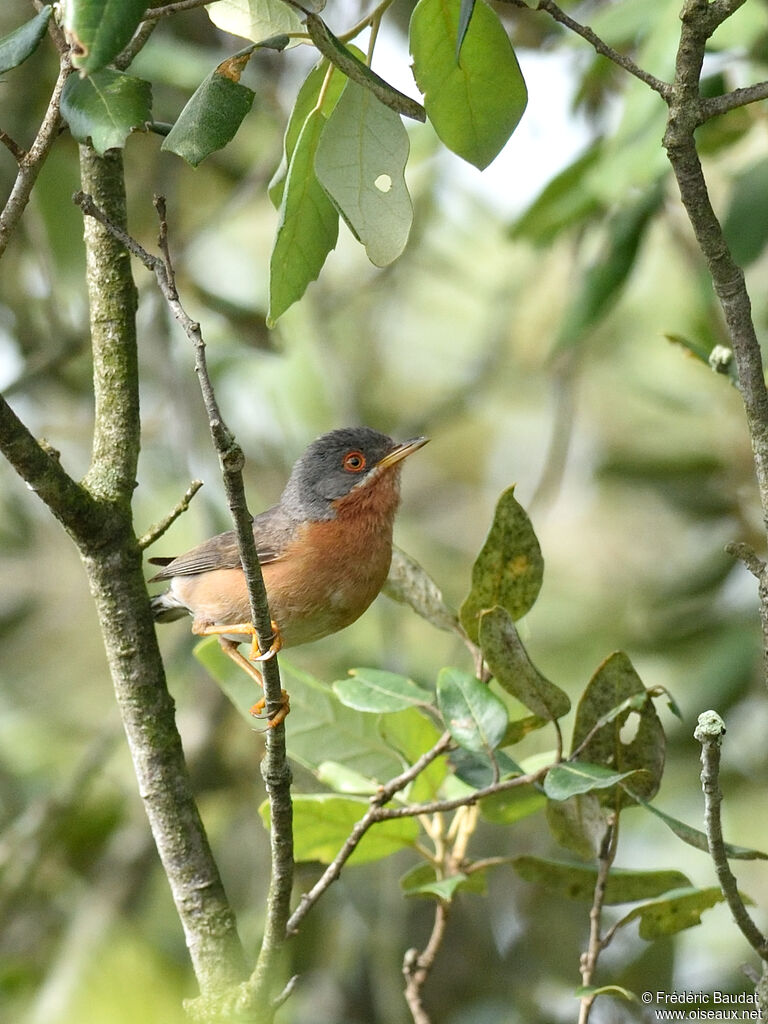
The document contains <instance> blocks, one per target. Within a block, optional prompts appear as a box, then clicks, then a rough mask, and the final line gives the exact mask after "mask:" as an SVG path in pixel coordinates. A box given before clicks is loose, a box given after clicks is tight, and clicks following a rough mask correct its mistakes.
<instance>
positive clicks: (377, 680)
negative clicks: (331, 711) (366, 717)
mask: <svg viewBox="0 0 768 1024" xmlns="http://www.w3.org/2000/svg"><path fill="white" fill-rule="evenodd" d="M349 674H350V678H349V679H339V680H337V681H336V682H335V683H334V684H333V692H334V693H335V694H336V696H337V697H338V698H339V700H340V701H341V703H342V704H346V706H347V707H348V708H355V710H357V711H371V712H374V713H381V712H386V711H403V710H405V709H406V708H412V707H424V706H425V705H429V704H432V703H433V700H434V698H433V695H432V693H430V691H429V690H425V689H424V688H423V687H421V686H419V685H418V684H417V683H414V682H413V680H412V679H408V678H407V677H406V676H401V675H398V674H397V673H395V672H385V671H383V670H382V669H377V668H353V669H350V672H349Z"/></svg>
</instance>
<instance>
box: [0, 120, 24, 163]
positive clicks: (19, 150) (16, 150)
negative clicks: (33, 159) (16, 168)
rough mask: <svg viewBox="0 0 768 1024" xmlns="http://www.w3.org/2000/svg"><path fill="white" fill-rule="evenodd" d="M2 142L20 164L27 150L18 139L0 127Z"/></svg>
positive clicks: (0, 139) (0, 140)
mask: <svg viewBox="0 0 768 1024" xmlns="http://www.w3.org/2000/svg"><path fill="white" fill-rule="evenodd" d="M0 142H1V143H2V144H3V145H4V146H5V148H6V149H7V150H8V152H9V153H10V154H11V156H12V157H13V159H14V160H15V161H16V163H17V164H20V163H21V162H22V160H23V159H24V158H25V157H26V155H27V151H26V149H24V148H23V147H21V146H20V145H19V144H18V142H17V141H16V139H13V138H11V136H10V135H9V134H8V132H5V131H3V129H2V128H0Z"/></svg>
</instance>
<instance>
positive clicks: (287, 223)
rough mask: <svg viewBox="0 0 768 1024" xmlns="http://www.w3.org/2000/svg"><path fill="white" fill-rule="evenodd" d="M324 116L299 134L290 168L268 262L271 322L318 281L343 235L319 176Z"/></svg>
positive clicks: (316, 115)
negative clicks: (319, 155)
mask: <svg viewBox="0 0 768 1024" xmlns="http://www.w3.org/2000/svg"><path fill="white" fill-rule="evenodd" d="M326 127H327V122H326V119H325V117H324V115H323V113H322V111H320V110H314V111H313V112H312V113H311V114H310V115H309V117H308V118H307V120H306V121H305V122H304V125H303V127H302V129H301V133H300V134H299V138H298V141H297V143H296V147H295V149H294V151H293V154H292V157H291V162H290V165H289V168H288V177H287V178H286V181H285V188H284V190H283V197H282V202H281V204H280V221H279V223H278V227H277V234H276V236H275V244H274V246H273V248H272V256H271V258H270V261H269V312H268V313H267V323H268V324H269V325H270V326H271V325H273V324H274V323H275V322H276V321H277V320H278V318H279V317H280V316H282V314H283V313H284V312H285V311H286V309H288V307H289V306H291V305H292V304H293V303H294V302H296V301H297V300H298V299H300V298H301V296H302V295H303V294H304V292H305V290H306V288H307V285H308V284H309V283H310V281H314V280H316V278H317V276H318V274H319V273H320V271H321V269H322V266H323V264H324V263H325V259H326V257H327V255H328V253H329V252H330V251H331V249H333V248H334V246H335V245H336V240H337V239H338V236H339V215H338V213H337V212H336V209H335V207H334V205H333V203H332V202H331V200H330V199H329V198H328V196H327V195H326V193H325V191H324V189H323V187H322V186H321V184H320V182H319V181H318V180H317V177H316V176H315V170H314V163H315V157H316V155H317V150H318V146H319V144H320V140H321V138H322V135H323V132H324V130H325V129H326Z"/></svg>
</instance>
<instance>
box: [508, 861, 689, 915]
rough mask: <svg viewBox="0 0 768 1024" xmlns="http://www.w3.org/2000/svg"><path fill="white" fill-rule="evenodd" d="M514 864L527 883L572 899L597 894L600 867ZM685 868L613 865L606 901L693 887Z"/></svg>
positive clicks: (648, 896) (588, 898)
mask: <svg viewBox="0 0 768 1024" xmlns="http://www.w3.org/2000/svg"><path fill="white" fill-rule="evenodd" d="M512 866H513V867H514V869H515V871H516V872H517V873H518V875H520V877H521V878H523V879H525V881H526V882H537V883H538V884H539V885H544V886H546V887H547V888H548V889H553V890H554V891H556V892H559V893H561V894H562V895H563V896H567V897H568V899H569V900H586V901H589V902H591V901H592V899H593V897H594V894H595V883H596V882H597V869H596V868H592V867H587V866H586V865H584V864H568V863H566V862H563V861H556V860H547V859H545V858H543V857H531V856H523V857H516V858H515V859H514V860H513V861H512ZM690 884H691V883H690V881H689V880H688V879H687V878H686V876H685V875H684V874H683V873H682V872H681V871H635V870H633V869H630V868H612V869H611V872H610V874H609V875H608V881H607V882H606V887H605V903H606V904H609V905H612V904H614V903H633V902H634V901H635V900H645V899H653V898H654V897H656V896H660V895H661V894H662V893H666V892H669V890H670V889H678V888H681V887H683V886H690Z"/></svg>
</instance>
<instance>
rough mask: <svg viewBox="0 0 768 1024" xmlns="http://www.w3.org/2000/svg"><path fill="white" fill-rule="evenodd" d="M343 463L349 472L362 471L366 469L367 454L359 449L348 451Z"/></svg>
mask: <svg viewBox="0 0 768 1024" xmlns="http://www.w3.org/2000/svg"><path fill="white" fill-rule="evenodd" d="M341 464H342V466H343V467H344V469H346V471H347V472H348V473H360V472H362V471H363V470H364V469H365V456H364V455H363V453H362V452H358V451H354V452H347V454H346V455H345V456H344V459H343V460H342V463H341Z"/></svg>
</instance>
